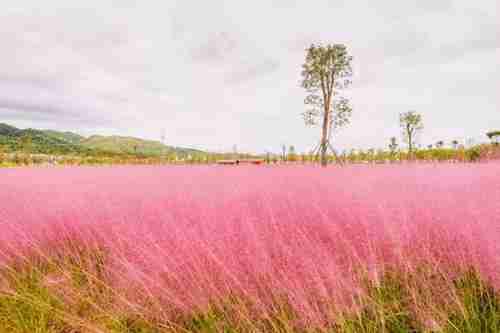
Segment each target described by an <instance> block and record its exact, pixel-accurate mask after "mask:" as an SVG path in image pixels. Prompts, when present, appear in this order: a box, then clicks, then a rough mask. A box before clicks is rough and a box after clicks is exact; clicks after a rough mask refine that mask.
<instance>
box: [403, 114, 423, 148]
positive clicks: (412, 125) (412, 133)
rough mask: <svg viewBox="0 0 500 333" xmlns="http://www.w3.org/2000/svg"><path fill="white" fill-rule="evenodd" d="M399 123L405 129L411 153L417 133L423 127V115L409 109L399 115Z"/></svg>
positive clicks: (405, 136)
mask: <svg viewBox="0 0 500 333" xmlns="http://www.w3.org/2000/svg"><path fill="white" fill-rule="evenodd" d="M399 124H400V126H401V129H402V131H403V139H404V141H405V142H406V143H407V144H408V153H409V154H410V155H411V154H412V153H413V149H414V146H415V140H416V135H417V133H418V132H420V131H421V130H422V129H423V128H424V125H423V121H422V116H421V115H420V114H418V113H417V112H415V111H408V112H405V113H401V114H400V115H399Z"/></svg>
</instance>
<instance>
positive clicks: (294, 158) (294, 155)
mask: <svg viewBox="0 0 500 333" xmlns="http://www.w3.org/2000/svg"><path fill="white" fill-rule="evenodd" d="M288 160H289V161H291V162H295V161H297V153H296V152H295V147H294V146H290V147H288Z"/></svg>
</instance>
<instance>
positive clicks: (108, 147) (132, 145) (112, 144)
mask: <svg viewBox="0 0 500 333" xmlns="http://www.w3.org/2000/svg"><path fill="white" fill-rule="evenodd" d="M80 144H81V145H82V146H84V147H87V148H91V149H100V150H104V151H110V152H114V153H125V154H142V155H151V156H159V155H168V154H171V153H175V154H177V155H178V156H179V157H183V156H187V155H194V154H204V152H203V151H201V150H195V149H189V148H179V147H171V146H166V145H164V144H162V143H161V142H159V141H152V140H143V139H138V138H134V137H127V136H102V135H93V136H91V137H89V138H87V139H84V140H82V141H81V142H80Z"/></svg>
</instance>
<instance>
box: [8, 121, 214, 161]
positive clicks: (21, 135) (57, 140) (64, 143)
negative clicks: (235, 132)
mask: <svg viewBox="0 0 500 333" xmlns="http://www.w3.org/2000/svg"><path fill="white" fill-rule="evenodd" d="M2 147H3V148H4V149H3V150H7V151H21V150H30V151H31V152H33V153H44V154H58V153H61V154H68V153H92V152H109V153H114V154H141V155H147V156H160V155H163V154H171V153H174V154H176V155H177V156H179V157H180V158H182V157H185V156H188V155H196V154H205V152H203V151H201V150H197V149H191V148H182V147H173V146H167V145H164V144H163V143H161V142H159V141H153V140H144V139H140V138H135V137H127V136H103V135H92V136H90V137H84V136H82V135H79V134H76V133H73V132H68V131H64V132H62V131H55V130H39V129H31V128H28V129H19V128H16V127H14V126H11V125H8V124H4V123H0V149H1V148H2Z"/></svg>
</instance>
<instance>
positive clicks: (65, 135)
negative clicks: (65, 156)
mask: <svg viewBox="0 0 500 333" xmlns="http://www.w3.org/2000/svg"><path fill="white" fill-rule="evenodd" d="M42 132H43V133H45V134H46V135H48V136H50V137H52V138H56V139H60V140H64V141H67V142H71V143H74V144H79V143H80V142H82V140H84V139H85V137H83V136H81V135H79V134H76V133H73V132H58V131H53V130H43V131H42Z"/></svg>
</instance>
